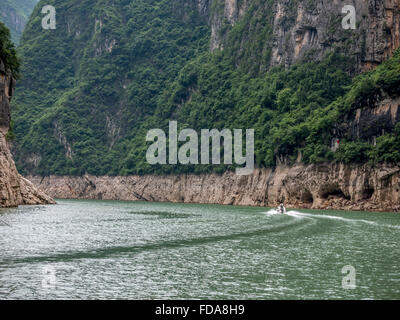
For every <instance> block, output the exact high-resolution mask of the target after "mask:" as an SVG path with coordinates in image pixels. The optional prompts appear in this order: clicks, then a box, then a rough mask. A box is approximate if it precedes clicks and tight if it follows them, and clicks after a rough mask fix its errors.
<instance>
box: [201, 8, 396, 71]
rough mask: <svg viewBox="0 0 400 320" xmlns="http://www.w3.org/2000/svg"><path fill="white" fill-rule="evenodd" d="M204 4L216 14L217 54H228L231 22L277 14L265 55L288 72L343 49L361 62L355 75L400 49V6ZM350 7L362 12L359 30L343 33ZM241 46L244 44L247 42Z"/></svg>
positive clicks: (214, 41)
mask: <svg viewBox="0 0 400 320" xmlns="http://www.w3.org/2000/svg"><path fill="white" fill-rule="evenodd" d="M198 2H199V8H201V9H202V11H204V12H207V10H205V9H204V7H205V6H206V5H207V4H208V5H209V6H211V3H212V7H213V8H216V9H214V10H212V11H211V14H210V24H211V28H212V35H211V50H215V49H217V48H223V43H224V39H225V36H226V33H225V32H224V31H223V27H224V23H225V22H227V23H229V24H231V25H235V24H236V23H240V21H241V19H242V18H243V17H245V16H246V15H247V14H253V15H259V14H260V12H262V11H266V10H272V15H270V17H271V21H268V22H267V23H270V24H272V25H273V28H272V32H271V35H272V36H271V37H270V41H268V43H264V47H265V50H269V49H271V52H272V54H271V59H270V65H269V66H275V65H285V66H286V67H288V66H290V65H292V64H293V63H295V62H296V61H298V60H299V59H302V58H304V57H308V58H309V59H312V60H314V59H319V58H321V57H322V56H323V55H324V54H325V53H326V52H328V51H332V50H334V49H339V50H340V52H342V53H345V54H348V55H350V56H353V57H354V58H355V61H356V65H355V71H356V72H359V71H363V70H368V69H371V68H373V67H375V66H377V65H378V64H380V63H381V62H382V61H384V60H386V59H387V58H388V57H390V56H391V55H392V53H393V51H394V50H395V49H396V48H398V47H399V46H400V0H351V1H346V2H344V1H341V0H321V1H308V0H296V1H293V0H276V1H273V2H272V8H271V7H270V6H269V5H268V2H267V1H259V0H242V1H239V0H214V1H206V0H198ZM345 5H353V6H354V7H355V9H356V22H357V23H356V29H355V30H344V29H343V28H342V27H341V21H342V19H343V18H344V17H345V14H343V13H342V8H343V7H344V6H345ZM260 23H262V21H261V22H260ZM264 23H265V21H264ZM251 29H252V30H249V32H248V34H247V35H245V36H248V37H249V36H251V32H253V33H254V32H257V30H258V29H259V27H258V26H257V25H254V26H251ZM241 41H242V43H244V41H245V39H241ZM242 49H243V50H244V48H243V47H241V50H242ZM265 67H268V66H265Z"/></svg>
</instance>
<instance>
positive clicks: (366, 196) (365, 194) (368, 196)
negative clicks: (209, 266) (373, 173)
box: [362, 187, 375, 200]
mask: <svg viewBox="0 0 400 320" xmlns="http://www.w3.org/2000/svg"><path fill="white" fill-rule="evenodd" d="M374 192H375V189H374V188H371V187H368V188H366V189H364V191H363V193H362V198H363V199H364V200H368V199H371V198H372V196H373V194H374Z"/></svg>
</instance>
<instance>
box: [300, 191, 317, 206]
mask: <svg viewBox="0 0 400 320" xmlns="http://www.w3.org/2000/svg"><path fill="white" fill-rule="evenodd" d="M301 201H302V202H304V203H313V202H314V197H313V195H312V194H311V192H310V191H309V190H307V189H305V190H304V192H303V194H302V196H301Z"/></svg>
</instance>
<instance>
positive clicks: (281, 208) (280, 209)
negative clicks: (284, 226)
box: [278, 203, 286, 213]
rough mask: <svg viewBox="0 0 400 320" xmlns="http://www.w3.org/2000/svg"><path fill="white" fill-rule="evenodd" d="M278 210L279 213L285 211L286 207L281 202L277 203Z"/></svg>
mask: <svg viewBox="0 0 400 320" xmlns="http://www.w3.org/2000/svg"><path fill="white" fill-rule="evenodd" d="M278 212H279V213H286V208H285V206H284V205H283V203H281V204H280V205H279V207H278Z"/></svg>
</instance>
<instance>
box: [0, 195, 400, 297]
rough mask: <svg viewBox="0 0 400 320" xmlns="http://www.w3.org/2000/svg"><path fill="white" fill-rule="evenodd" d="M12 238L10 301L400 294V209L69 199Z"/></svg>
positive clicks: (11, 213)
mask: <svg viewBox="0 0 400 320" xmlns="http://www.w3.org/2000/svg"><path fill="white" fill-rule="evenodd" d="M0 235H1V236H0V299H400V246H399V243H400V215H399V214H395V213H366V212H343V211H316V210H315V211H312V210H289V211H288V214H287V215H281V214H275V212H274V211H273V210H269V209H268V208H255V207H234V206H219V205H199V204H172V203H148V202H116V201H83V200H58V204H57V205H53V206H26V207H24V206H22V207H19V208H17V209H1V210H0ZM345 266H347V267H346V268H347V269H346V268H345V269H343V268H344V267H345ZM342 269H343V272H345V271H346V272H347V274H345V273H342ZM344 277H347V278H345V279H347V280H346V281H343V278H344ZM349 279H350V280H349Z"/></svg>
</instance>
